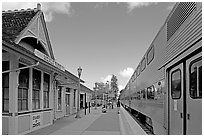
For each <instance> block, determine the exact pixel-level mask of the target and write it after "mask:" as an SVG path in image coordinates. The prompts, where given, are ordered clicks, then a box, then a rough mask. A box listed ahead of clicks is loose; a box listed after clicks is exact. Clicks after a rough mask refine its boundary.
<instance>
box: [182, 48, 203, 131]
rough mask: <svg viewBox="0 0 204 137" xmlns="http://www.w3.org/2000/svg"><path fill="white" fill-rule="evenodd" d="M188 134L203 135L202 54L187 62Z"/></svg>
mask: <svg viewBox="0 0 204 137" xmlns="http://www.w3.org/2000/svg"><path fill="white" fill-rule="evenodd" d="M186 94H187V110H186V113H187V131H186V132H187V134H190V135H202V53H201V52H200V53H199V54H197V55H195V56H193V57H191V58H190V59H188V60H187V61H186Z"/></svg>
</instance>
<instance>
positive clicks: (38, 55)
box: [34, 49, 65, 71]
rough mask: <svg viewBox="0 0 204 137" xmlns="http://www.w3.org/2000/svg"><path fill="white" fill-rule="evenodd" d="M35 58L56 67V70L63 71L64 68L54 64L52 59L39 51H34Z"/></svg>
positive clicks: (56, 63)
mask: <svg viewBox="0 0 204 137" xmlns="http://www.w3.org/2000/svg"><path fill="white" fill-rule="evenodd" d="M34 54H35V56H37V57H39V58H41V59H43V60H44V61H46V62H48V63H49V64H51V65H53V66H55V67H57V68H58V69H60V70H62V71H65V67H64V66H62V65H61V64H59V63H58V62H56V61H55V60H53V59H52V58H50V57H49V56H47V55H45V54H44V53H42V52H40V51H39V50H37V49H35V51H34Z"/></svg>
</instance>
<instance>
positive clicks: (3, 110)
mask: <svg viewBox="0 0 204 137" xmlns="http://www.w3.org/2000/svg"><path fill="white" fill-rule="evenodd" d="M4 63H6V64H4ZM3 66H4V67H6V68H4V67H3ZM9 68H10V61H2V71H6V70H9ZM5 77H7V78H8V81H7V82H8V85H5V84H4V78H5ZM5 89H8V91H7V92H8V97H7V98H6V97H4V95H5V92H6V91H5ZM6 100H7V101H8V104H7V105H8V110H7V109H5V107H4V105H5V103H4V102H5V101H6ZM8 112H9V72H8V73H3V74H2V113H8Z"/></svg>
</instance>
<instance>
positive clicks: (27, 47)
mask: <svg viewBox="0 0 204 137" xmlns="http://www.w3.org/2000/svg"><path fill="white" fill-rule="evenodd" d="M78 82H79V79H78V77H77V76H75V75H73V74H72V73H70V72H69V71H67V70H66V69H65V68H64V67H63V65H61V64H59V63H58V62H56V60H55V57H54V54H53V50H52V46H51V43H50V39H49V35H48V31H47V27H46V23H45V20H44V16H43V12H42V11H41V5H40V4H38V5H37V8H35V9H27V10H24V9H22V10H14V11H3V12H2V134H3V135H5V134H15V135H16V134H26V133H29V132H32V131H34V130H37V129H40V128H43V127H46V126H48V125H51V124H53V123H54V121H55V120H57V119H59V118H61V117H64V116H69V115H72V114H75V113H76V109H77V105H76V104H77V90H78ZM80 82H82V83H84V81H83V80H80ZM80 93H81V94H80V107H81V108H84V107H85V106H87V105H86V104H88V103H89V102H90V100H91V94H92V90H90V89H89V88H87V87H86V86H84V85H82V84H81V88H80Z"/></svg>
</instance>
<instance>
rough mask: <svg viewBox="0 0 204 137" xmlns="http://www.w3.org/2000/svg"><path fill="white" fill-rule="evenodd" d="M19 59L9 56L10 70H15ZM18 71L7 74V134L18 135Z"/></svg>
mask: <svg viewBox="0 0 204 137" xmlns="http://www.w3.org/2000/svg"><path fill="white" fill-rule="evenodd" d="M18 59H19V57H17V56H15V55H12V54H11V55H10V70H12V69H17V68H18V65H19V60H18ZM19 72H20V71H11V72H10V73H9V114H10V117H9V133H8V134H10V135H17V134H18V75H19Z"/></svg>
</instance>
